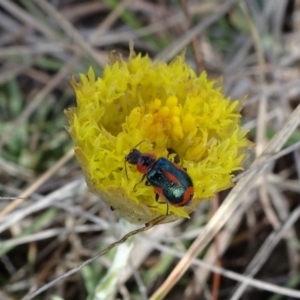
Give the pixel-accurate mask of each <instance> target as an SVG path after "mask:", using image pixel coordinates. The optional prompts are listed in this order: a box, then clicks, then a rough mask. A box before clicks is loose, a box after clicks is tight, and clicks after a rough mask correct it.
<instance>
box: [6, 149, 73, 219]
mask: <svg viewBox="0 0 300 300" xmlns="http://www.w3.org/2000/svg"><path fill="white" fill-rule="evenodd" d="M73 156H74V150H73V149H71V150H70V151H69V152H68V153H66V154H65V155H64V156H63V157H62V158H61V159H60V160H59V161H58V162H57V163H56V164H55V165H54V166H53V167H52V168H51V169H49V170H48V171H47V172H46V173H45V174H43V175H42V176H41V177H40V178H39V179H38V180H36V181H35V182H34V183H33V184H32V185H31V186H29V187H28V188H27V189H26V190H25V191H24V192H23V193H21V195H20V196H19V199H17V200H15V201H14V202H12V203H10V204H9V205H8V206H7V207H6V208H4V209H3V210H2V211H1V212H0V217H3V216H5V215H6V214H8V213H9V212H11V211H12V210H13V209H15V208H16V207H17V206H18V205H20V204H21V203H22V202H23V199H22V198H25V197H28V196H30V195H31V194H32V193H33V192H35V191H36V190H37V189H38V188H39V187H40V186H41V185H42V184H43V183H45V181H47V180H48V179H49V178H50V177H51V176H53V174H55V173H56V172H57V170H59V169H60V168H61V167H62V166H63V165H64V164H65V163H67V162H68V161H69V160H70V159H71V158H72V157H73Z"/></svg>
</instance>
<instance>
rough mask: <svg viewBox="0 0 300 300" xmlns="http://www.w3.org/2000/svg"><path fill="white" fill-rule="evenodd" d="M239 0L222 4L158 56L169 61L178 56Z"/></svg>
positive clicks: (229, 0)
mask: <svg viewBox="0 0 300 300" xmlns="http://www.w3.org/2000/svg"><path fill="white" fill-rule="evenodd" d="M236 2H238V0H227V1H225V2H224V3H223V4H222V5H220V7H219V9H218V10H217V11H216V12H214V13H213V14H212V15H211V16H209V17H207V18H206V19H204V21H202V22H201V23H200V24H198V25H196V26H194V27H193V28H192V29H190V30H189V31H187V33H186V34H184V35H183V36H182V37H180V38H179V39H177V40H176V41H174V42H172V43H171V44H170V45H169V46H168V47H166V48H165V49H164V50H163V51H161V52H160V53H159V54H158V55H157V56H156V58H157V59H159V58H163V59H164V60H166V61H168V60H170V59H171V58H173V57H174V56H176V55H177V54H178V53H179V52H180V51H182V50H183V49H184V48H185V47H186V46H187V45H188V44H189V43H190V42H191V41H192V39H193V38H194V37H196V36H197V35H199V34H201V33H202V32H203V31H204V30H205V29H206V28H208V27H209V26H210V25H212V24H213V23H214V22H216V21H217V20H218V19H219V18H220V17H221V16H223V15H224V14H226V13H227V12H228V10H229V9H230V8H231V7H232V6H233V5H234V4H235V3H236Z"/></svg>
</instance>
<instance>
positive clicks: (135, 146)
mask: <svg viewBox="0 0 300 300" xmlns="http://www.w3.org/2000/svg"><path fill="white" fill-rule="evenodd" d="M144 142H145V140H142V141H141V142H139V143H138V144H137V145H135V146H134V147H133V148H132V149H134V148H136V147H137V146H139V145H140V144H141V143H144Z"/></svg>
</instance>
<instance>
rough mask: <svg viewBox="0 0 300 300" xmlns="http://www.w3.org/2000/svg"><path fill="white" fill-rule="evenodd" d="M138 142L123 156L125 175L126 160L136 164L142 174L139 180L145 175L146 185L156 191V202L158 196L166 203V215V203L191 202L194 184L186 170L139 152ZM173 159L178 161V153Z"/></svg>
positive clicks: (162, 158) (170, 150) (184, 204)
mask: <svg viewBox="0 0 300 300" xmlns="http://www.w3.org/2000/svg"><path fill="white" fill-rule="evenodd" d="M142 142H143V141H142ZM142 142H140V143H139V144H141V143H142ZM139 144H137V145H136V146H135V147H134V148H133V149H132V150H131V151H130V152H129V154H128V155H126V157H125V171H126V175H127V170H126V162H128V163H130V164H132V165H136V168H137V170H138V171H139V172H140V173H142V174H143V177H142V179H141V181H140V182H142V181H143V180H144V179H145V177H146V178H147V180H146V185H151V186H153V188H154V191H155V193H156V195H155V200H156V201H157V202H158V199H159V197H161V198H163V199H164V200H165V202H166V203H167V213H166V214H167V215H168V210H169V206H168V204H171V205H174V206H186V205H189V204H191V202H192V199H193V195H194V186H193V182H192V179H191V177H190V176H189V174H188V173H187V172H186V170H185V169H183V168H181V167H180V166H178V165H177V164H176V163H173V162H171V161H170V160H168V159H166V158H164V157H159V158H157V157H156V156H155V155H154V154H150V153H141V152H140V151H139V150H137V149H136V147H137V146H138V145H139ZM168 150H169V153H176V152H175V151H174V150H172V149H168ZM174 161H175V162H179V156H178V155H177V156H175V160H174ZM127 178H128V175H127ZM140 182H139V183H140Z"/></svg>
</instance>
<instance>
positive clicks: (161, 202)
mask: <svg viewBox="0 0 300 300" xmlns="http://www.w3.org/2000/svg"><path fill="white" fill-rule="evenodd" d="M158 200H159V195H158V194H157V193H155V201H156V202H157V203H159V204H167V213H166V216H167V215H168V214H169V203H168V202H166V201H158Z"/></svg>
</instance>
